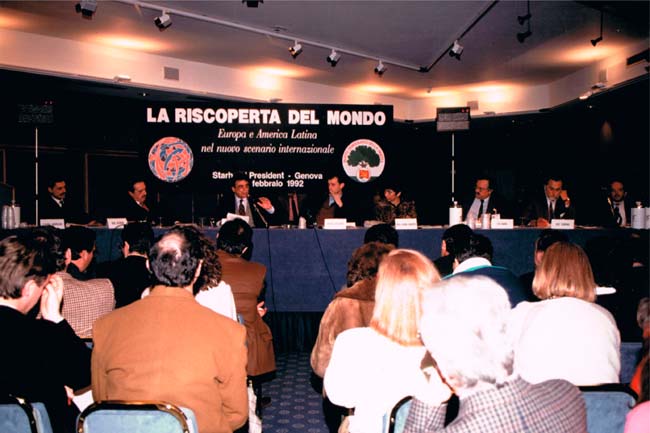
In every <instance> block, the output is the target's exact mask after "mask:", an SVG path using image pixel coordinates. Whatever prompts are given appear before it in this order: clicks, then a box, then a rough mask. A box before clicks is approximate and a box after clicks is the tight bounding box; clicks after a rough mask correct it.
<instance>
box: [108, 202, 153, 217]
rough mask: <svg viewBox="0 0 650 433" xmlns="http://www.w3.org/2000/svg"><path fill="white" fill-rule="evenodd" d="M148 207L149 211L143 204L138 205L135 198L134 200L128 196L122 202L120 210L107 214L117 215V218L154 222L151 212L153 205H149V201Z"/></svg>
mask: <svg viewBox="0 0 650 433" xmlns="http://www.w3.org/2000/svg"><path fill="white" fill-rule="evenodd" d="M147 207H148V208H149V210H148V211H147V210H146V209H145V208H143V207H142V206H140V205H138V204H137V203H136V202H135V200H133V199H132V198H131V197H127V198H126V199H125V200H124V202H123V203H122V206H121V208H120V211H118V212H117V213H114V214H113V215H107V216H108V217H116V218H126V220H127V221H129V222H131V221H149V222H152V221H153V213H152V212H151V207H149V204H148V203H147Z"/></svg>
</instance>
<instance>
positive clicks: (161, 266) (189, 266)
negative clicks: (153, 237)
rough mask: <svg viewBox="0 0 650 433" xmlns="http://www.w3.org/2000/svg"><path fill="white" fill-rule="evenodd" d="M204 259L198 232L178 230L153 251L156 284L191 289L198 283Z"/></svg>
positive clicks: (152, 264) (168, 235)
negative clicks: (197, 276)
mask: <svg viewBox="0 0 650 433" xmlns="http://www.w3.org/2000/svg"><path fill="white" fill-rule="evenodd" d="M202 259H203V251H202V249H201V242H200V240H199V232H198V230H196V229H195V228H193V227H187V226H174V227H172V228H171V229H170V230H169V231H168V232H167V233H165V234H164V235H163V236H162V237H161V238H160V239H159V240H158V242H156V243H155V244H154V245H153V247H151V250H150V251H149V268H150V269H151V272H152V274H153V277H154V281H155V283H156V284H158V285H164V286H170V287H187V286H189V285H190V284H191V283H192V282H193V281H194V277H195V275H196V270H197V269H198V266H199V264H200V263H201V260H202Z"/></svg>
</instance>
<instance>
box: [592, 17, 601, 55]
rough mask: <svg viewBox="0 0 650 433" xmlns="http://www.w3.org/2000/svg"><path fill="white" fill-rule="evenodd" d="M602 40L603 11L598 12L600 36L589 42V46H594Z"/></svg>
mask: <svg viewBox="0 0 650 433" xmlns="http://www.w3.org/2000/svg"><path fill="white" fill-rule="evenodd" d="M602 40H603V10H602V9H601V10H600V35H599V36H598V37H597V38H594V39H592V40H591V45H592V46H594V47H595V46H596V45H598V42H600V41H602Z"/></svg>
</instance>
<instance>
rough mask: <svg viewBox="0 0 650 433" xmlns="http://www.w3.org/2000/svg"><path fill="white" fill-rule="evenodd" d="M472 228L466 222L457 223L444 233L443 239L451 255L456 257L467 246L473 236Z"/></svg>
mask: <svg viewBox="0 0 650 433" xmlns="http://www.w3.org/2000/svg"><path fill="white" fill-rule="evenodd" d="M472 233H473V232H472V229H471V228H469V226H467V225H466V224H456V225H453V226H451V227H449V228H448V229H447V230H445V231H444V233H443V234H442V240H443V241H444V242H445V247H446V249H447V252H448V253H449V255H450V256H452V257H455V256H456V254H457V253H458V251H460V250H461V249H462V248H465V247H466V246H467V245H468V244H469V241H470V237H471V236H472Z"/></svg>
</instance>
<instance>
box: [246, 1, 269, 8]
mask: <svg viewBox="0 0 650 433" xmlns="http://www.w3.org/2000/svg"><path fill="white" fill-rule="evenodd" d="M241 2H242V3H246V6H247V7H249V8H256V7H258V6H259V5H260V3H264V0H242V1H241Z"/></svg>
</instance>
